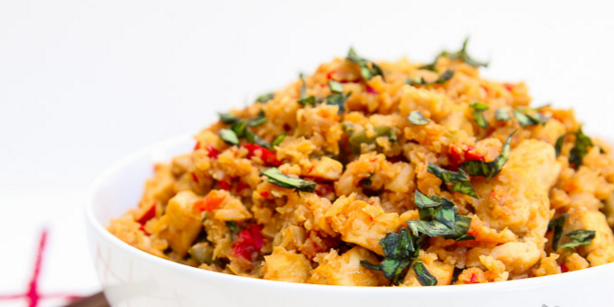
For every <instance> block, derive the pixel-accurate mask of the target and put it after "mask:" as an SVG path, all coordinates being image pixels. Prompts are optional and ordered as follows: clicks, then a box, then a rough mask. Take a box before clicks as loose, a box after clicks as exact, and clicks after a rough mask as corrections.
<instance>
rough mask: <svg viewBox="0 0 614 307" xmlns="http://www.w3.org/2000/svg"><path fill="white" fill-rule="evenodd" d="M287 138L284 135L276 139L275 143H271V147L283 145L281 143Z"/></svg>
mask: <svg viewBox="0 0 614 307" xmlns="http://www.w3.org/2000/svg"><path fill="white" fill-rule="evenodd" d="M285 138H286V134H285V133H282V134H280V135H278V136H276V137H275V139H274V140H273V142H272V143H271V146H273V147H274V146H279V144H281V142H283V141H284V139H285Z"/></svg>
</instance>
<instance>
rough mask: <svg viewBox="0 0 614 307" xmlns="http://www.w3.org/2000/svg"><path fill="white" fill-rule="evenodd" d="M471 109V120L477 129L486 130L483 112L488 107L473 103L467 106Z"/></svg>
mask: <svg viewBox="0 0 614 307" xmlns="http://www.w3.org/2000/svg"><path fill="white" fill-rule="evenodd" d="M469 107H471V108H472V109H473V119H474V120H475V123H476V124H477V125H478V127H480V128H482V129H486V128H488V121H487V120H486V118H485V117H484V111H486V110H488V105H487V104H484V103H481V102H477V101H476V102H474V103H472V104H470V105H469Z"/></svg>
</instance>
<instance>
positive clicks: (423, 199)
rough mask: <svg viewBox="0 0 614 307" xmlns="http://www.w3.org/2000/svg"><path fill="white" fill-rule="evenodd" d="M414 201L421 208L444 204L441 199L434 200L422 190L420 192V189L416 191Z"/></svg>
mask: <svg viewBox="0 0 614 307" xmlns="http://www.w3.org/2000/svg"><path fill="white" fill-rule="evenodd" d="M414 203H415V204H416V206H417V207H418V208H420V209H426V208H436V207H439V206H441V204H442V203H441V199H436V200H434V199H432V198H430V197H428V196H426V195H424V194H422V192H420V191H419V190H416V191H415V193H414Z"/></svg>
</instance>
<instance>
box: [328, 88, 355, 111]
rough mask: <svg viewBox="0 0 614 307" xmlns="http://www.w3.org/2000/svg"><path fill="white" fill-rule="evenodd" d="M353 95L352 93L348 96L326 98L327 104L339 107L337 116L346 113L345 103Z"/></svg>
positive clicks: (337, 95)
mask: <svg viewBox="0 0 614 307" xmlns="http://www.w3.org/2000/svg"><path fill="white" fill-rule="evenodd" d="M351 95H352V92H349V93H347V94H333V95H330V96H328V97H326V104H329V105H336V106H338V107H339V111H337V114H341V113H343V112H345V101H346V100H347V99H348V98H349V97H350V96H351Z"/></svg>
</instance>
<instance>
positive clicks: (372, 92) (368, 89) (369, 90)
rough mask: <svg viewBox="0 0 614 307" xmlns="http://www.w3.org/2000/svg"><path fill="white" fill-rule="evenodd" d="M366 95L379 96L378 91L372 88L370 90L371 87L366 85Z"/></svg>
mask: <svg viewBox="0 0 614 307" xmlns="http://www.w3.org/2000/svg"><path fill="white" fill-rule="evenodd" d="M367 93H369V94H377V95H379V92H378V91H376V90H375V89H374V88H372V87H370V86H368V85H367Z"/></svg>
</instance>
